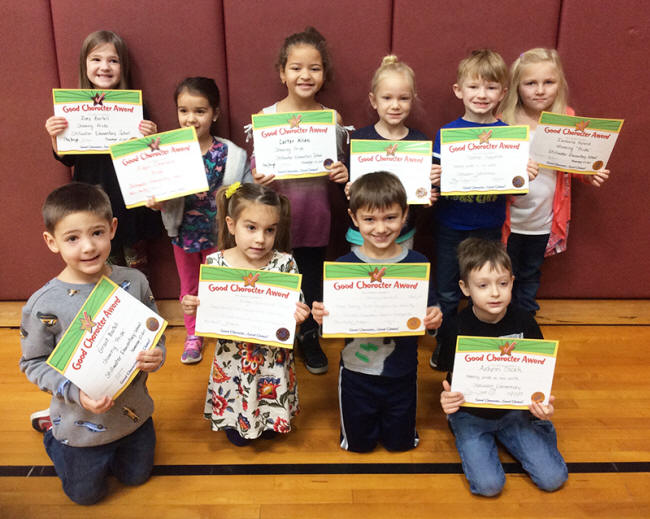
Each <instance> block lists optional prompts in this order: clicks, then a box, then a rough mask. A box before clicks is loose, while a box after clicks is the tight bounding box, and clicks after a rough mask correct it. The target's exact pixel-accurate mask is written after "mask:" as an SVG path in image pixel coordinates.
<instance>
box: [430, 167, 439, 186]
mask: <svg viewBox="0 0 650 519" xmlns="http://www.w3.org/2000/svg"><path fill="white" fill-rule="evenodd" d="M440 175H442V166H441V165H440V164H431V173H429V180H431V185H432V186H438V187H440Z"/></svg>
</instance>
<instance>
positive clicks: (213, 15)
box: [0, 0, 650, 300]
mask: <svg viewBox="0 0 650 519" xmlns="http://www.w3.org/2000/svg"><path fill="white" fill-rule="evenodd" d="M0 4H1V7H2V12H3V14H4V16H3V17H2V19H1V20H0V28H1V31H2V32H1V34H2V51H3V63H4V67H3V69H4V74H2V78H1V79H0V95H1V97H2V115H3V129H2V138H1V139H0V146H2V148H1V152H0V167H1V169H0V175H1V176H2V178H1V180H2V193H3V197H2V198H3V204H2V213H1V214H2V218H0V230H1V235H2V236H3V239H2V243H1V245H0V247H2V267H1V269H0V270H1V272H0V299H4V300H12V299H25V298H27V297H28V296H29V294H31V293H32V292H33V291H34V290H36V289H37V288H38V287H40V286H41V285H42V284H43V283H44V282H45V281H46V280H48V279H49V278H51V277H52V276H54V275H56V273H57V272H58V271H59V270H60V269H61V266H62V264H61V262H60V259H59V258H57V257H55V256H54V255H53V254H51V253H50V252H49V251H48V250H47V248H46V246H45V244H44V243H43V240H42V238H41V233H42V223H41V218H40V206H41V204H42V202H43V200H44V198H45V196H46V195H47V193H49V192H50V191H51V190H52V189H53V188H55V187H57V186H59V185H61V184H63V183H65V182H67V181H68V180H69V179H70V171H69V170H68V169H67V168H65V167H63V166H62V165H61V164H59V163H58V162H56V161H55V160H54V159H53V157H52V154H51V150H50V145H49V137H48V136H47V134H46V132H45V129H44V122H45V120H46V119H47V117H49V116H50V115H51V114H52V97H51V89H52V88H56V87H64V88H76V87H77V85H78V78H77V74H78V72H77V70H78V60H79V49H80V46H81V42H82V40H83V39H84V37H85V36H86V35H87V34H88V33H90V32H92V31H95V30H98V29H108V30H112V31H115V32H117V33H118V34H120V35H121V36H122V37H123V38H124V39H125V40H126V41H127V43H128V45H129V49H130V54H131V58H132V62H133V64H134V78H133V79H134V83H135V84H134V87H136V88H142V89H143V91H144V100H145V103H146V104H147V106H148V108H149V109H150V111H151V113H152V118H153V119H154V120H155V121H156V122H157V123H158V126H159V128H160V130H161V131H163V130H168V129H172V128H174V127H175V126H176V119H175V110H174V104H173V100H172V93H173V90H174V86H175V85H176V83H177V82H178V81H180V80H181V79H183V78H184V77H186V76H195V75H202V76H210V77H214V78H215V79H216V81H217V83H218V84H219V87H220V89H221V92H222V99H223V101H222V114H223V115H222V118H221V121H220V127H219V130H220V134H221V135H223V136H227V137H230V138H231V139H233V140H234V141H235V142H237V143H238V144H241V145H243V144H244V136H243V132H242V126H243V125H244V124H245V123H247V122H249V120H250V114H251V113H255V112H257V111H258V110H259V109H260V108H262V107H264V106H266V105H269V104H271V103H273V102H274V101H276V100H278V99H280V98H281V97H282V96H283V95H284V94H285V91H283V88H282V86H281V85H280V80H279V77H278V75H277V73H276V72H275V70H274V62H275V58H276V53H277V51H278V50H279V47H280V45H281V44H282V41H283V39H284V37H285V36H287V35H288V34H290V33H292V32H297V31H300V30H302V29H303V28H304V27H305V26H306V25H314V26H315V27H316V28H318V30H319V31H321V32H322V33H323V34H324V35H325V36H326V37H327V39H328V41H329V43H330V47H331V51H332V55H333V62H334V66H335V80H334V82H333V83H331V84H329V85H327V87H326V89H325V90H324V91H323V92H322V95H321V97H320V99H321V101H322V102H323V103H324V104H325V105H327V106H330V107H333V108H336V109H337V110H338V111H339V112H340V113H341V114H342V115H343V118H344V120H345V122H346V124H353V125H355V126H356V127H361V126H364V125H367V124H370V123H372V122H374V121H375V115H374V114H373V112H372V110H371V108H370V106H369V103H368V101H367V92H368V85H369V82H370V78H371V76H372V74H373V72H374V70H375V68H376V67H377V66H378V65H379V62H380V60H381V57H382V56H383V55H385V54H386V53H388V52H391V51H392V52H393V53H395V54H397V55H398V56H399V57H400V58H402V59H403V60H404V61H406V62H407V63H409V64H410V65H411V66H412V67H413V69H414V70H415V73H416V77H417V82H418V95H419V106H418V107H417V108H416V110H415V111H414V114H413V115H412V116H411V119H410V120H409V125H410V126H413V127H416V128H418V129H420V130H422V131H424V132H425V133H427V134H428V135H429V136H430V137H431V138H433V137H434V135H435V132H436V130H437V129H438V128H439V127H440V126H441V125H442V124H444V123H446V122H448V121H450V120H452V119H455V118H456V117H458V116H459V115H461V113H462V104H461V103H460V102H459V101H458V100H457V99H456V98H455V97H454V96H453V94H452V92H451V84H452V83H453V82H454V81H455V74H456V66H457V64H458V61H459V60H460V59H462V58H463V57H464V56H465V55H466V54H467V53H468V52H469V51H470V50H472V49H475V48H480V47H491V48H493V49H495V50H497V51H499V52H500V53H501V54H502V55H503V57H504V58H505V59H506V61H507V62H508V63H510V62H512V60H514V59H515V57H516V56H518V55H519V54H520V53H521V52H523V51H524V50H526V49H529V48H532V47H538V46H544V47H557V48H558V50H559V52H560V55H561V56H562V59H563V61H564V66H565V70H566V72H567V76H568V81H569V85H570V99H571V105H572V106H573V107H574V108H575V109H576V111H577V113H579V114H581V113H582V114H585V115H589V116H593V117H616V118H624V119H625V124H624V126H623V131H622V134H621V135H620V137H619V141H618V143H617V146H616V149H615V150H614V154H613V156H612V158H611V161H610V163H609V167H610V169H611V170H612V177H611V180H610V181H609V182H607V184H606V185H605V186H604V187H603V188H601V189H595V188H593V187H591V186H588V185H582V184H581V183H579V182H576V183H575V186H574V187H575V189H574V194H573V221H572V225H571V235H570V239H569V249H568V251H567V252H566V253H564V254H561V255H559V256H556V257H553V258H551V259H549V260H547V261H546V263H545V265H544V269H543V278H542V288H541V291H540V296H541V297H556V298H577V297H585V298H644V297H645V298H647V297H650V268H649V267H650V265H649V263H650V262H649V261H648V255H649V254H650V240H649V237H648V234H649V233H648V213H647V212H646V210H645V209H643V208H644V207H645V202H643V200H644V199H645V194H646V188H647V186H648V181H647V180H646V176H647V173H646V171H647V170H646V168H647V167H648V166H647V161H648V155H647V153H644V152H643V151H642V150H643V144H642V140H643V139H644V137H643V135H645V133H646V132H645V131H643V128H644V127H645V128H646V129H647V128H649V127H650V117H649V115H650V107H649V106H648V103H647V101H646V99H645V97H646V96H645V93H646V90H647V86H648V84H650V74H649V72H648V70H649V67H648V64H647V50H648V48H650V45H649V43H650V42H649V35H650V11H649V10H648V9H647V5H646V2H644V1H643V0H622V1H619V2H616V3H614V2H610V1H608V0H592V1H591V2H588V3H585V2H582V1H579V0H563V1H561V0H543V1H541V2H537V3H535V5H534V7H532V6H531V4H529V3H527V2H520V1H519V0H500V1H498V2H474V1H469V0H456V1H455V2H453V3H452V2H446V1H441V0H429V1H427V2H421V1H416V0H392V1H391V0H357V1H355V2H350V1H348V0H330V1H328V2H317V1H313V0H310V1H306V0H305V1H296V0H292V1H289V0H274V1H272V2H264V1H261V0H260V1H253V0H246V1H242V0H223V1H219V0H192V2H187V0H165V1H164V2H155V1H149V0H147V1H144V0H110V1H109V0H105V1H100V0H96V1H93V2H84V3H83V5H82V4H81V3H80V2H79V1H78V0H56V1H50V2H48V1H46V0H40V1H38V2H14V1H13V0H1V1H0ZM642 89H643V90H642ZM646 131H647V130H646ZM421 220H422V219H421ZM424 220H425V221H424V222H420V223H421V225H420V229H419V233H420V234H419V237H418V246H421V247H422V248H423V249H424V250H425V251H427V252H430V250H431V247H432V246H433V245H434V243H433V240H432V239H431V238H430V236H428V235H427V233H428V229H429V227H430V226H429V225H428V224H427V222H426V219H424ZM341 239H342V238H341ZM170 247H171V246H170V244H169V241H168V240H167V239H166V237H164V236H163V237H161V238H160V239H159V240H158V241H157V242H155V243H153V244H152V246H151V251H150V255H151V257H152V258H151V262H152V263H153V275H152V285H153V288H154V292H155V294H156V296H157V297H175V296H176V295H177V290H178V282H177V277H176V271H175V267H174V264H173V258H172V255H171V250H170Z"/></svg>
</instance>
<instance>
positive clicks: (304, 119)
mask: <svg viewBox="0 0 650 519" xmlns="http://www.w3.org/2000/svg"><path fill="white" fill-rule="evenodd" d="M251 117H252V119H253V141H254V143H255V167H256V169H257V172H258V173H260V174H263V175H275V178H300V177H318V176H325V175H329V170H330V169H331V167H332V164H334V163H335V162H336V160H337V159H336V112H335V111H334V110H310V111H306V112H284V113H275V114H256V115H253V116H251Z"/></svg>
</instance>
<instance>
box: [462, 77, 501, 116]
mask: <svg viewBox="0 0 650 519" xmlns="http://www.w3.org/2000/svg"><path fill="white" fill-rule="evenodd" d="M453 89H454V94H456V97H457V98H458V99H462V101H463V105H465V116H464V118H465V119H466V120H469V121H474V122H479V123H481V122H484V121H488V122H489V121H490V120H492V119H493V118H494V115H493V113H494V110H495V108H496V107H497V106H498V105H499V103H500V102H501V100H502V99H503V96H504V95H505V93H506V91H505V89H504V88H503V85H501V83H499V82H498V81H488V80H486V79H483V78H479V77H474V78H471V77H466V78H464V79H463V81H462V82H461V83H460V84H458V83H456V84H454V86H453Z"/></svg>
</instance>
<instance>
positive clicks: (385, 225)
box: [348, 203, 408, 258]
mask: <svg viewBox="0 0 650 519" xmlns="http://www.w3.org/2000/svg"><path fill="white" fill-rule="evenodd" d="M348 213H349V214H350V217H351V218H352V221H353V222H354V224H355V225H356V226H357V227H358V228H359V232H360V233H361V236H363V249H364V252H365V253H366V254H367V255H368V256H370V257H371V258H382V257H388V256H390V255H393V254H392V252H393V251H394V249H395V245H396V243H395V240H396V239H397V238H398V237H399V233H400V231H401V230H402V227H403V226H404V222H406V216H407V214H408V211H402V208H401V207H400V205H399V204H398V203H394V204H392V205H390V206H388V207H384V208H381V209H379V208H373V209H370V208H369V207H361V208H359V209H357V212H356V213H352V212H351V211H350V210H349V209H348ZM387 254H388V256H387Z"/></svg>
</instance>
